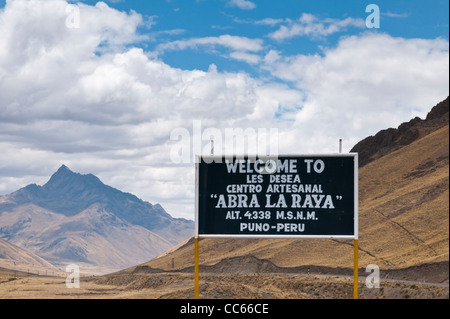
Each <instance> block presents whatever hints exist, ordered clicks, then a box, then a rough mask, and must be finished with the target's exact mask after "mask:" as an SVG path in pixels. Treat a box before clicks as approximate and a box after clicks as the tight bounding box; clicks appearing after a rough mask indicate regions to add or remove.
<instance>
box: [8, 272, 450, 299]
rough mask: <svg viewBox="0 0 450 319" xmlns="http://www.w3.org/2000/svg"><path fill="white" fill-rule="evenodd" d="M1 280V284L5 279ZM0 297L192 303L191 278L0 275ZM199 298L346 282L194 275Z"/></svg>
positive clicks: (320, 289) (391, 288) (371, 293)
mask: <svg viewBox="0 0 450 319" xmlns="http://www.w3.org/2000/svg"><path fill="white" fill-rule="evenodd" d="M5 279H6V280H5ZM359 297H360V298H361V299H367V298H369V299H372V298H380V299H383V298H387V299H404V298H412V299H429V298H448V297H449V289H448V287H433V286H426V285H420V284H417V283H415V284H405V283H392V282H382V283H381V286H380V288H372V289H368V288H366V287H365V285H364V281H360V282H359ZM0 298H1V299H160V298H161V299H193V298H194V280H193V275H192V274H186V273H160V274H134V275H126V274H121V275H115V276H105V277H99V278H95V279H93V278H82V280H81V283H80V288H79V289H76V288H72V289H68V288H67V287H66V285H65V279H64V278H57V277H30V278H16V279H14V280H13V279H11V278H4V277H3V278H2V277H0ZM200 298H201V299H204V298H205V299H216V298H219V299H228V298H231V299H233V298H239V299H352V298H353V281H352V279H351V278H346V277H337V276H334V277H333V276H323V275H305V274H213V273H204V274H201V277H200Z"/></svg>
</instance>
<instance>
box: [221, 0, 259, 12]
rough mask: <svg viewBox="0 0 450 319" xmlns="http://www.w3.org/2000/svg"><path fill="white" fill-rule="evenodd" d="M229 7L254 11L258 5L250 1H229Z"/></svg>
mask: <svg viewBox="0 0 450 319" xmlns="http://www.w3.org/2000/svg"><path fill="white" fill-rule="evenodd" d="M228 5H229V6H231V7H238V8H239V9H242V10H252V9H255V8H256V4H255V3H253V2H251V1H248V0H229V1H228Z"/></svg>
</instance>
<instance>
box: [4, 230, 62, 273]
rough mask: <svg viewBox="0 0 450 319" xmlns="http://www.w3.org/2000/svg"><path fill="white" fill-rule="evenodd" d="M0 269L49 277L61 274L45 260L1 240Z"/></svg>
mask: <svg viewBox="0 0 450 319" xmlns="http://www.w3.org/2000/svg"><path fill="white" fill-rule="evenodd" d="M0 267H1V268H7V269H15V270H19V271H26V272H33V273H39V274H49V275H54V274H57V273H60V272H61V271H60V270H59V269H57V268H56V267H55V266H53V265H52V264H50V263H49V262H48V261H46V260H45V259H43V258H41V257H39V256H37V255H35V254H33V253H30V252H28V251H27V250H25V249H23V248H20V247H18V246H16V245H13V244H11V243H9V242H7V241H6V240H4V239H1V238H0Z"/></svg>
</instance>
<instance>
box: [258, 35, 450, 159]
mask: <svg viewBox="0 0 450 319" xmlns="http://www.w3.org/2000/svg"><path fill="white" fill-rule="evenodd" d="M448 47H449V44H448V41H446V40H443V39H434V40H422V39H404V38H394V37H391V36H389V35H387V34H378V33H363V34H361V35H358V36H351V37H345V38H342V39H341V40H340V42H339V43H338V45H337V46H336V47H333V48H327V49H324V51H323V54H322V55H319V54H316V55H295V56H287V57H285V56H282V55H281V54H280V53H279V52H276V51H270V52H269V53H268V54H267V55H266V57H265V59H264V61H266V62H270V63H266V65H265V68H266V69H267V70H269V71H270V72H271V74H273V75H274V76H276V77H278V78H280V79H283V80H284V81H288V82H291V83H293V85H295V86H296V87H297V88H298V89H299V90H301V91H303V92H305V99H304V101H303V104H302V107H301V109H300V110H298V112H296V114H295V124H294V125H293V127H292V131H291V132H289V133H288V132H286V135H289V134H290V133H293V132H297V133H298V136H302V137H304V138H305V139H304V141H303V142H302V144H303V145H304V149H305V150H306V151H312V150H314V148H315V145H318V144H321V145H324V146H325V145H326V144H329V145H330V147H328V149H329V150H333V149H335V147H334V146H335V145H336V143H335V141H336V140H337V138H339V137H343V138H344V139H345V140H346V141H347V143H349V145H348V147H350V148H351V147H352V146H353V145H354V144H355V143H356V142H358V140H359V139H361V138H363V137H366V136H369V135H372V134H374V133H376V132H377V131H378V130H381V129H384V128H387V127H396V126H398V125H399V124H400V123H402V122H403V121H407V120H409V119H411V118H412V117H414V116H421V117H422V118H423V117H424V116H425V115H426V113H427V112H428V111H429V108H430V107H431V106H433V105H435V104H436V103H438V102H440V101H441V100H443V99H445V98H446V97H447V95H448V86H449V79H448V75H449V71H448V70H449V62H448V61H449V50H448ZM310 136H314V139H316V138H322V140H320V141H315V142H317V144H316V143H311V142H312V141H313V140H312V139H311V138H309V137H310ZM306 137H308V138H306ZM281 140H282V141H285V142H286V143H287V144H289V143H290V142H289V137H286V139H285V138H282V139H281ZM326 141H328V142H326ZM325 148H327V147H325Z"/></svg>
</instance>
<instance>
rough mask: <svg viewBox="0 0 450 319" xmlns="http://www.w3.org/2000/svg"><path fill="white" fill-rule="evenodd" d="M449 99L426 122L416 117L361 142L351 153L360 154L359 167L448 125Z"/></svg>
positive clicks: (441, 103) (435, 108) (435, 109)
mask: <svg viewBox="0 0 450 319" xmlns="http://www.w3.org/2000/svg"><path fill="white" fill-rule="evenodd" d="M448 99H449V98H448V97H447V98H446V99H445V100H444V101H442V102H440V103H438V104H437V105H436V106H434V107H433V108H432V109H431V111H430V112H429V113H428V115H427V117H426V118H425V119H424V120H422V119H420V118H419V117H416V118H414V119H412V120H410V121H409V122H405V123H402V124H400V126H399V127H398V128H396V129H395V128H389V129H386V130H382V131H380V132H378V133H377V134H376V135H375V136H369V137H367V138H365V139H363V140H362V141H360V142H359V143H358V144H356V145H355V146H354V147H353V148H352V149H351V150H350V152H355V153H358V157H359V166H360V167H362V166H364V165H366V164H367V163H370V162H371V161H373V160H376V159H377V158H380V157H382V156H384V155H387V154H389V153H391V152H393V151H395V150H397V149H399V148H401V147H403V146H406V145H408V144H411V143H412V142H414V141H416V140H418V139H419V138H421V137H424V136H426V135H428V134H430V133H432V132H434V131H436V130H438V129H440V128H441V127H444V126H445V125H448V121H449V113H448V110H449V104H448V103H449V102H448Z"/></svg>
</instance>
